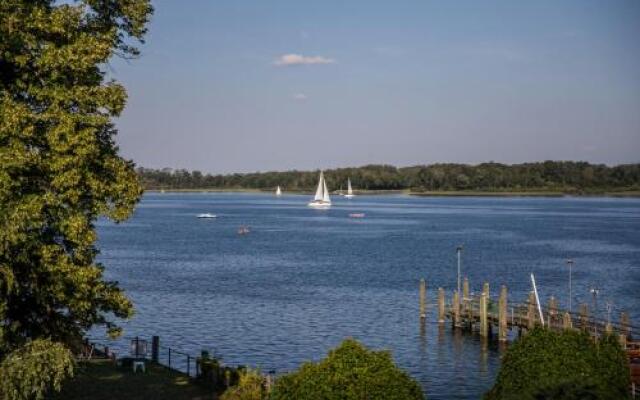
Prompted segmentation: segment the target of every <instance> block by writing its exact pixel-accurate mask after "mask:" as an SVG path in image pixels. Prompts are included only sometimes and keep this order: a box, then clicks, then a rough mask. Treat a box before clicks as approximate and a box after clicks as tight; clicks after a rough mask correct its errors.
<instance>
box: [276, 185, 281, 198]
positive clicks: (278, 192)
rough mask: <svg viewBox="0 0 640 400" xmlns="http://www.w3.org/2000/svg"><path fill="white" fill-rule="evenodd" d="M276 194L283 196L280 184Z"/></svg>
mask: <svg viewBox="0 0 640 400" xmlns="http://www.w3.org/2000/svg"><path fill="white" fill-rule="evenodd" d="M276 196H282V190H280V185H278V188H277V189H276Z"/></svg>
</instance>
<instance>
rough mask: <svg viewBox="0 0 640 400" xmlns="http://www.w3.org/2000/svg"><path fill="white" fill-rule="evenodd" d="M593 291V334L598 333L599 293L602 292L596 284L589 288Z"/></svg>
mask: <svg viewBox="0 0 640 400" xmlns="http://www.w3.org/2000/svg"><path fill="white" fill-rule="evenodd" d="M589 291H590V292H591V296H592V297H593V334H594V335H597V334H598V319H597V317H598V314H597V313H598V294H599V293H600V289H598V287H596V286H595V285H594V286H592V287H591V289H590V290H589Z"/></svg>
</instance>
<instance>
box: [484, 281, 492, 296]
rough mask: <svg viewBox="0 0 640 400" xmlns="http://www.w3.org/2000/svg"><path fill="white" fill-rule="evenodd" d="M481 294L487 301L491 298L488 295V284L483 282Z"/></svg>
mask: <svg viewBox="0 0 640 400" xmlns="http://www.w3.org/2000/svg"><path fill="white" fill-rule="evenodd" d="M482 293H484V294H485V295H486V296H487V300H488V299H489V298H490V297H491V296H490V294H489V282H485V283H484V285H482Z"/></svg>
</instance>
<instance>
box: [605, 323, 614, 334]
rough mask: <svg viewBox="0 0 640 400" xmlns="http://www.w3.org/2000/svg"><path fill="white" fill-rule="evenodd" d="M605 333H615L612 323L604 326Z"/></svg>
mask: <svg viewBox="0 0 640 400" xmlns="http://www.w3.org/2000/svg"><path fill="white" fill-rule="evenodd" d="M604 331H605V332H607V333H608V334H612V333H613V325H611V322H607V324H606V325H605V326H604Z"/></svg>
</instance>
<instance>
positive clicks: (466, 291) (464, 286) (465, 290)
mask: <svg viewBox="0 0 640 400" xmlns="http://www.w3.org/2000/svg"><path fill="white" fill-rule="evenodd" d="M462 299H463V300H468V299H469V278H467V277H466V276H465V277H464V282H463V283H462Z"/></svg>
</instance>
